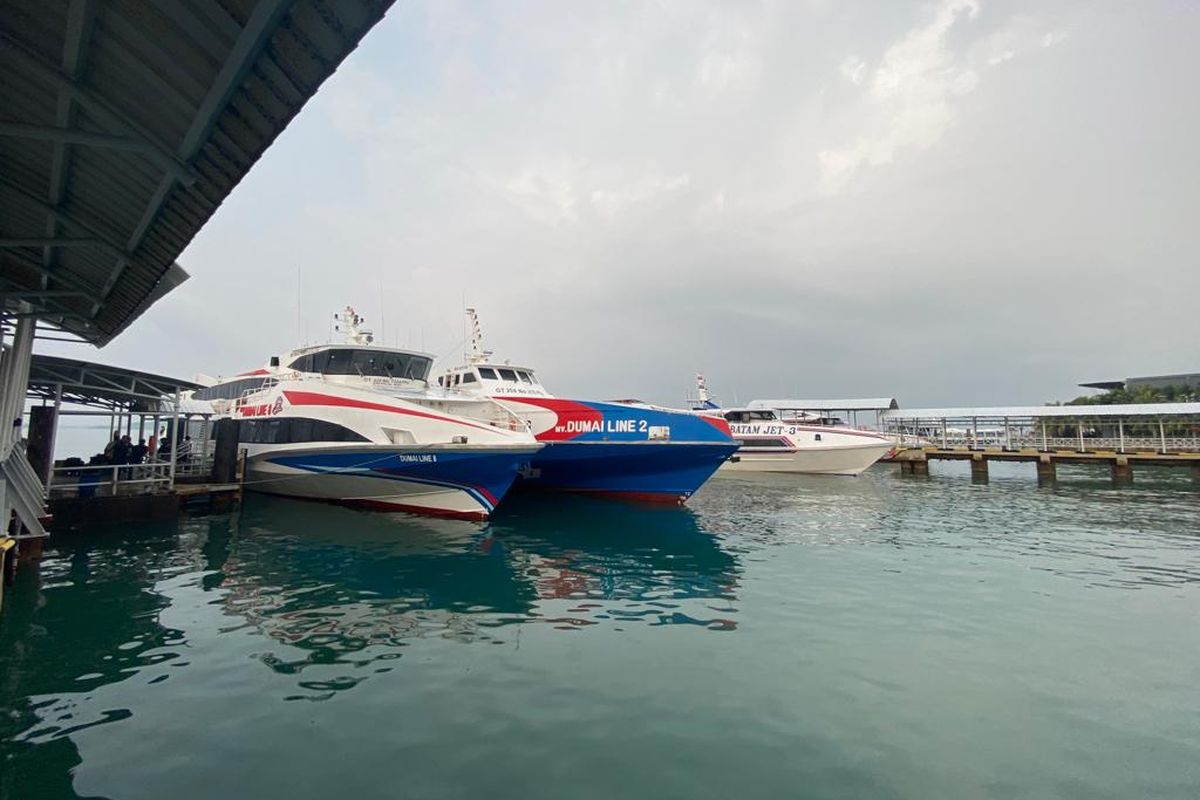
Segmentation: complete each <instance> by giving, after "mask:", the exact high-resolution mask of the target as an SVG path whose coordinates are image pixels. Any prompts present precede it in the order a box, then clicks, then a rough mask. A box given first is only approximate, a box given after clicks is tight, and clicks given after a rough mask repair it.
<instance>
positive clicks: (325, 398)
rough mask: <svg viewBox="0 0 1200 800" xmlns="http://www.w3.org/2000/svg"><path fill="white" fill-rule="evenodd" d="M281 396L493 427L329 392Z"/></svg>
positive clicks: (297, 403)
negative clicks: (337, 395) (338, 395)
mask: <svg viewBox="0 0 1200 800" xmlns="http://www.w3.org/2000/svg"><path fill="white" fill-rule="evenodd" d="M283 396H284V397H286V398H287V400H288V402H289V403H291V404H292V405H294V406H334V407H340V408H364V409H367V410H368V411H387V412H390V413H392V414H407V415H408V416H410V417H423V418H425V419H435V420H437V421H438V422H450V423H453V424H455V425H465V426H467V427H471V428H478V429H479V430H481V431H492V430H495V429H494V428H489V427H487V426H486V425H476V424H475V423H473V422H467V421H466V420H461V419H454V418H452V417H443V416H439V415H438V414H429V413H426V412H424V411H413V410H411V409H407V408H396V407H395V406H388V405H384V404H383V403H371V402H368V401H366V400H355V399H353V398H350V397H336V396H334V395H329V394H320V393H318V392H298V391H294V390H288V389H284V390H283Z"/></svg>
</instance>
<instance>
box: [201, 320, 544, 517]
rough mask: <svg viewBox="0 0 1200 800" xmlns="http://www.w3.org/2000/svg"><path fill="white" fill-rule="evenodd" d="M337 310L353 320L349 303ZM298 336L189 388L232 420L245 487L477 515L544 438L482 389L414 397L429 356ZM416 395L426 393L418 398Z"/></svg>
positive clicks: (366, 336)
mask: <svg viewBox="0 0 1200 800" xmlns="http://www.w3.org/2000/svg"><path fill="white" fill-rule="evenodd" d="M343 316H350V317H351V318H353V319H354V320H359V321H360V320H361V318H359V317H358V316H357V315H356V314H354V312H353V310H352V309H347V311H346V312H345V314H344V315H343ZM354 324H355V330H354V333H353V335H352V337H351V338H350V339H349V340H348V342H347V344H345V345H332V344H329V345H318V346H315V347H305V348H301V349H298V350H293V351H291V352H289V353H285V354H284V355H282V356H277V357H272V358H271V360H270V362H269V364H268V365H267V366H265V367H263V368H260V369H257V370H254V371H253V372H249V373H244V374H242V375H237V376H235V377H233V378H231V379H228V380H223V381H218V382H215V383H214V384H213V385H211V386H208V387H205V388H203V389H199V390H197V391H195V392H193V393H192V395H191V398H190V402H191V403H192V404H193V405H194V404H195V403H197V402H203V403H207V404H208V405H209V407H210V408H211V409H212V411H213V412H215V413H216V414H218V415H227V416H230V417H233V418H235V419H238V420H240V434H239V439H240V446H241V447H244V448H245V449H246V451H247V460H246V488H247V489H250V490H252V491H257V492H264V493H267V494H276V495H284V496H289V497H300V498H308V499H316V500H328V501H335V502H339V503H344V504H348V505H356V506H363V507H368V508H377V509H383V510H392V511H407V512H412V513H418V514H428V515H433V516H444V517H456V518H461V519H472V520H481V519H485V518H486V517H487V516H488V515H489V514H490V513H491V512H492V511H493V510H494V509H495V507H496V505H497V504H498V503H499V502H500V500H501V498H503V497H504V495H505V493H506V492H507V491H508V490H509V489H510V488H511V487H512V485H513V482H514V481H515V480H516V478H517V475H518V473H520V472H521V471H523V470H526V469H527V468H528V467H529V463H530V459H531V457H532V456H533V455H534V454H535V453H536V452H537V451H538V450H540V449H541V448H542V445H541V444H540V443H538V442H537V441H536V440H535V439H534V437H533V435H532V434H531V433H529V431H528V430H527V429H526V428H525V426H524V425H523V424H522V423H521V422H520V421H519V420H518V419H517V418H516V417H515V416H513V415H512V414H510V413H508V412H507V411H505V410H504V409H503V408H502V407H501V406H500V405H499V404H497V403H493V402H491V401H488V400H486V399H474V400H461V401H455V400H454V399H450V398H447V399H444V400H442V401H440V402H436V403H430V402H422V403H416V402H412V400H409V399H404V398H403V397H400V396H398V395H399V393H401V392H403V391H405V390H418V391H419V393H423V392H424V391H425V389H426V387H427V384H426V378H427V377H428V373H429V370H430V368H431V366H432V364H433V358H432V356H429V355H426V354H422V353H414V352H410V351H406V350H392V349H388V348H382V347H373V346H368V345H370V343H371V342H370V333H369V332H367V331H364V330H362V329H361V328H359V327H358V326H357V322H356V323H354ZM422 399H423V398H422Z"/></svg>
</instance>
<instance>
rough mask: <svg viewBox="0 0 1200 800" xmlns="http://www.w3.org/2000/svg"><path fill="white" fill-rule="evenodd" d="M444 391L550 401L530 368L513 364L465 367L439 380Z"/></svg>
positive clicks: (440, 376)
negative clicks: (530, 397)
mask: <svg viewBox="0 0 1200 800" xmlns="http://www.w3.org/2000/svg"><path fill="white" fill-rule="evenodd" d="M437 385H438V386H440V387H442V388H443V389H454V390H458V391H460V392H472V393H475V394H482V395H536V396H539V397H549V396H550V393H549V392H548V391H546V388H545V387H544V386H542V384H541V381H539V380H538V378H537V375H536V374H535V373H534V371H533V370H531V369H529V368H528V367H517V366H513V365H511V364H466V365H463V366H461V367H455V368H454V369H450V370H447V371H446V372H444V373H443V374H441V375H439V376H438V379H437Z"/></svg>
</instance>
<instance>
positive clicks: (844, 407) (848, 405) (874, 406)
mask: <svg viewBox="0 0 1200 800" xmlns="http://www.w3.org/2000/svg"><path fill="white" fill-rule="evenodd" d="M899 407H900V404H899V403H897V402H896V398H894V397H859V398H855V399H848V400H753V401H751V402H750V408H774V409H782V410H787V411H884V410H886V409H889V408H899Z"/></svg>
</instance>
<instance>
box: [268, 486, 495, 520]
mask: <svg viewBox="0 0 1200 800" xmlns="http://www.w3.org/2000/svg"><path fill="white" fill-rule="evenodd" d="M267 494H273V495H275V496H276V497H286V498H288V499H289V500H307V501H308V502H311V503H326V504H328V505H334V506H347V507H349V508H362V509H366V510H368V511H402V512H404V513H406V514H417V515H419V516H422V517H440V518H442V519H461V520H466V521H468V522H485V521H486V520H487V518H488V512H486V511H483V510H480V511H451V510H450V509H446V508H429V507H427V506H414V505H409V504H408V503H392V502H389V501H387V500H365V499H359V500H330V499H327V498H324V497H306V496H304V495H299V494H285V493H283V492H268V493H267Z"/></svg>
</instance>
